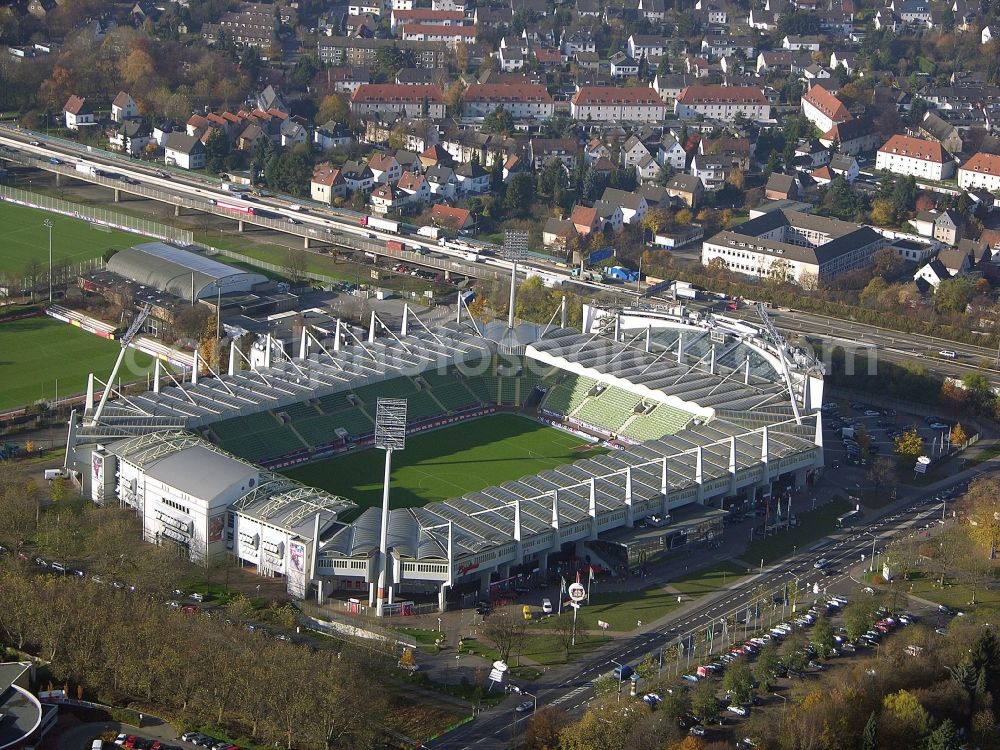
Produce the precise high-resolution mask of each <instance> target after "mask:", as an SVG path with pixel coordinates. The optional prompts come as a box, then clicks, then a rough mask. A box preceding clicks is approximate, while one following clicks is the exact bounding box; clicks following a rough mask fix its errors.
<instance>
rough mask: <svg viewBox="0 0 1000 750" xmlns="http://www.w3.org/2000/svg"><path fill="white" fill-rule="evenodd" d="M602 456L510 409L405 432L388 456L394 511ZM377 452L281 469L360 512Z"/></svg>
mask: <svg viewBox="0 0 1000 750" xmlns="http://www.w3.org/2000/svg"><path fill="white" fill-rule="evenodd" d="M599 452H600V453H603V452H604V451H603V449H598V448H593V447H591V446H590V444H589V443H584V442H583V441H582V440H581V439H580V438H577V437H574V436H573V435H569V434H567V433H565V432H562V431H560V430H556V429H553V428H551V427H546V426H545V425H542V424H539V423H538V422H536V421H534V420H532V419H527V418H525V417H520V416H516V415H513V414H501V415H497V416H493V417H488V418H483V419H476V420H473V421H471V422H466V423H464V424H459V425H456V426H455V427H449V428H446V429H442V430H435V431H433V432H429V433H425V434H423V435H417V436H416V437H411V438H409V439H407V441H406V450H404V451H401V452H396V453H394V454H393V456H392V494H391V496H390V502H391V504H392V507H394V508H402V507H406V508H409V507H416V506H421V505H426V504H427V503H430V502H434V501H438V500H447V499H448V498H450V497H457V496H459V495H464V494H465V493H467V492H475V491H476V490H481V489H483V488H484V487H490V486H492V485H495V484H502V483H504V482H507V481H510V480H512V479H518V478H520V477H523V476H526V475H528V474H537V473H538V472H540V471H544V470H545V469H550V468H552V467H554V466H559V465H561V464H566V463H571V462H573V461H576V460H578V459H582V458H586V457H588V456H593V455H595V453H599ZM384 464H385V454H384V453H383V452H382V451H380V450H366V451H361V452H360V453H354V454H351V455H349V456H343V457H339V458H332V459H328V460H326V461H318V462H316V463H313V464H308V465H306V466H302V467H298V468H295V469H289V470H287V471H286V472H285V473H286V474H288V476H290V477H292V478H293V479H297V480H299V481H300V482H304V483H305V484H308V485H309V486H311V487H320V488H322V489H325V490H328V491H330V492H333V493H335V494H338V495H343V496H344V497H347V498H350V499H351V500H353V501H354V502H356V503H357V504H358V505H359V506H360V508H361V509H364V508H367V507H371V506H380V505H381V504H382V476H383V471H384Z"/></svg>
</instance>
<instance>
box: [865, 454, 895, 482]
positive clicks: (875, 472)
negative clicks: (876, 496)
mask: <svg viewBox="0 0 1000 750" xmlns="http://www.w3.org/2000/svg"><path fill="white" fill-rule="evenodd" d="M892 475H893V465H892V460H891V459H889V457H888V456H878V457H877V458H876V459H875V460H874V461H872V462H871V466H869V467H868V481H870V482H871V483H872V486H874V487H875V489H878V488H879V487H881V486H882V485H883V484H884V483H886V482H888V481H890V480H891V479H892Z"/></svg>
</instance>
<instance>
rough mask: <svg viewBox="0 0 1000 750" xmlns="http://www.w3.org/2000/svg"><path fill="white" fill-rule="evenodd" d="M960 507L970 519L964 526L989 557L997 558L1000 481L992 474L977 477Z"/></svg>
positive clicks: (999, 521) (999, 533)
mask: <svg viewBox="0 0 1000 750" xmlns="http://www.w3.org/2000/svg"><path fill="white" fill-rule="evenodd" d="M960 507H961V508H962V511H963V512H964V514H965V516H966V518H967V519H968V520H969V523H968V525H966V526H963V527H962V528H963V529H964V530H965V532H966V533H967V534H968V536H969V538H970V539H972V540H973V541H974V542H975V543H976V544H977V545H978V546H979V547H980V549H982V550H984V551H985V552H986V553H987V555H988V556H989V559H991V560H992V559H995V557H996V553H997V546H998V543H1000V482H998V481H997V480H996V479H995V478H994V477H992V476H986V477H980V478H979V479H976V480H975V481H973V482H972V483H971V484H970V485H969V491H968V492H966V493H965V496H964V497H963V498H962V500H961V501H960Z"/></svg>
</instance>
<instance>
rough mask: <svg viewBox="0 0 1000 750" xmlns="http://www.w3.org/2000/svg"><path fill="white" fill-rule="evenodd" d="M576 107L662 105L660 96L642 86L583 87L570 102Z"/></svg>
mask: <svg viewBox="0 0 1000 750" xmlns="http://www.w3.org/2000/svg"><path fill="white" fill-rule="evenodd" d="M570 101H571V102H572V103H573V104H576V105H581V104H583V105H586V104H626V105H629V104H633V105H634V104H663V100H662V99H661V98H660V95H659V94H657V93H656V92H655V91H653V89H651V88H649V87H648V86H647V87H643V86H630V87H628V88H625V87H621V88H620V87H618V86H584V87H582V88H581V89H580V90H579V91H577V92H576V93H575V94H573V98H572V99H571V100H570Z"/></svg>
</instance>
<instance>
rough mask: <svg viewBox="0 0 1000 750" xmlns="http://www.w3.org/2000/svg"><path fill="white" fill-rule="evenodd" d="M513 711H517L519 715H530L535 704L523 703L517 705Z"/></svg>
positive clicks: (530, 702)
mask: <svg viewBox="0 0 1000 750" xmlns="http://www.w3.org/2000/svg"><path fill="white" fill-rule="evenodd" d="M514 710H515V711H517V712H518V713H519V714H524V713H531V712H532V711H534V710H535V702H534V701H525V702H524V703H518V704H517V708H515V709H514Z"/></svg>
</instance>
